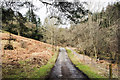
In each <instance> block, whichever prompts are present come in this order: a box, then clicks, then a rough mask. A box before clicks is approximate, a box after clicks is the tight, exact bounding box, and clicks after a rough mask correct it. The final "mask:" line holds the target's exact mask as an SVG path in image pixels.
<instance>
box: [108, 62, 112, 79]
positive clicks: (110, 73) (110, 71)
mask: <svg viewBox="0 0 120 80" xmlns="http://www.w3.org/2000/svg"><path fill="white" fill-rule="evenodd" d="M109 80H112V64H109Z"/></svg>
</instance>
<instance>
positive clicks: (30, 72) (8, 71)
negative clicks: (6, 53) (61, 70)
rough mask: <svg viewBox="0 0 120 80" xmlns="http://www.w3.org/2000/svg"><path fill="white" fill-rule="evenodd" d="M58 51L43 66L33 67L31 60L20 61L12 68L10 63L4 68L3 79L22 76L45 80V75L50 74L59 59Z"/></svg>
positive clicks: (18, 78)
mask: <svg viewBox="0 0 120 80" xmlns="http://www.w3.org/2000/svg"><path fill="white" fill-rule="evenodd" d="M57 55H58V52H57V51H56V52H55V54H54V55H53V56H52V57H51V58H50V59H49V61H48V62H47V64H46V65H42V66H41V67H39V68H38V67H32V66H31V65H30V64H29V62H30V61H29V60H25V61H19V64H20V65H19V66H15V67H14V68H12V66H11V65H10V66H11V67H10V66H9V65H8V66H7V67H5V68H4V69H2V72H3V80H4V79H11V78H12V79H13V80H21V78H29V79H34V80H37V79H38V80H41V79H42V80H44V79H45V77H46V76H47V75H48V74H49V72H50V70H51V69H52V67H53V66H54V64H55V61H56V59H57Z"/></svg>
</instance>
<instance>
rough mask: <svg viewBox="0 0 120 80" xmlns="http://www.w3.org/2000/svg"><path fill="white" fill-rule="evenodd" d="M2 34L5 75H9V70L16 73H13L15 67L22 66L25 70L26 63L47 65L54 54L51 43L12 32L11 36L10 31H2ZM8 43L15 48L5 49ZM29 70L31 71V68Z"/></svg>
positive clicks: (32, 65)
mask: <svg viewBox="0 0 120 80" xmlns="http://www.w3.org/2000/svg"><path fill="white" fill-rule="evenodd" d="M0 35H1V44H2V69H3V75H4V76H7V74H8V72H9V75H10V74H16V73H13V72H14V69H19V68H20V69H21V70H20V71H22V70H23V71H22V72H24V67H25V66H26V63H27V65H29V67H31V68H34V67H37V68H39V67H40V66H42V65H45V64H46V63H47V62H48V60H49V59H50V58H51V57H52V56H53V54H54V53H53V52H52V46H51V45H50V44H46V43H43V42H40V41H37V40H33V39H28V38H25V37H21V36H17V35H14V34H11V36H10V34H9V33H0ZM9 40H10V43H9ZM8 44H10V45H12V46H13V50H9V49H7V48H6V49H5V46H6V45H8ZM21 64H22V66H21ZM27 70H28V71H29V69H27ZM4 76H3V77H4ZM7 77H8V76H7Z"/></svg>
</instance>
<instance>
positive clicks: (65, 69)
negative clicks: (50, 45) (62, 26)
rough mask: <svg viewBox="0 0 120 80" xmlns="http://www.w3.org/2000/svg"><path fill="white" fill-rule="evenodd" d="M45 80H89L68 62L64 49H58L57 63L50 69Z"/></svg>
mask: <svg viewBox="0 0 120 80" xmlns="http://www.w3.org/2000/svg"><path fill="white" fill-rule="evenodd" d="M47 80H89V79H88V77H87V76H86V75H85V74H83V72H81V71H80V70H79V69H77V68H76V67H75V66H74V65H73V64H72V62H71V61H70V59H69V57H68V55H67V52H66V50H65V49H64V48H60V50H59V55H58V58H57V61H56V63H55V65H54V67H53V68H52V70H51V72H50V75H49V76H48V78H47Z"/></svg>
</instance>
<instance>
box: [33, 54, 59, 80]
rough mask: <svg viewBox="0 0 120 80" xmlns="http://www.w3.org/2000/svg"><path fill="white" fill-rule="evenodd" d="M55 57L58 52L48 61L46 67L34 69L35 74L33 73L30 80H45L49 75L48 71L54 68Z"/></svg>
mask: <svg viewBox="0 0 120 80" xmlns="http://www.w3.org/2000/svg"><path fill="white" fill-rule="evenodd" d="M57 55H58V52H56V54H54V56H53V57H52V58H51V59H50V60H49V61H48V63H47V64H46V65H43V66H41V67H40V68H39V69H38V68H35V69H34V70H35V72H34V75H33V76H32V78H42V79H45V77H46V76H47V75H48V74H49V72H50V70H51V69H52V67H53V66H54V64H55V61H56V59H57Z"/></svg>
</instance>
